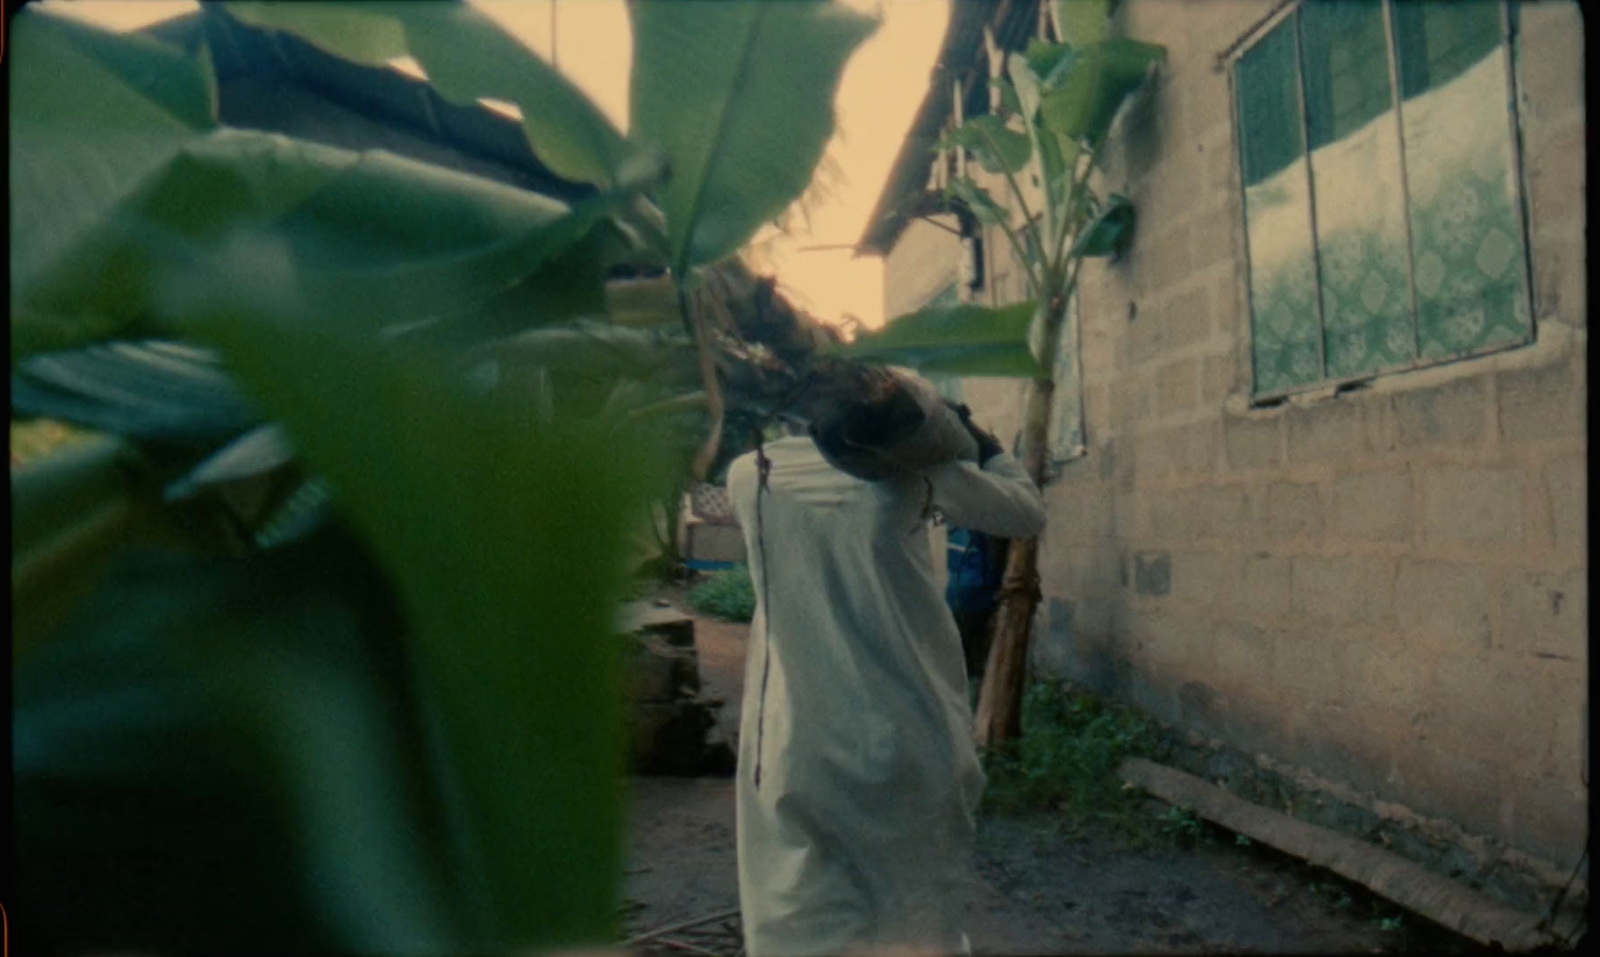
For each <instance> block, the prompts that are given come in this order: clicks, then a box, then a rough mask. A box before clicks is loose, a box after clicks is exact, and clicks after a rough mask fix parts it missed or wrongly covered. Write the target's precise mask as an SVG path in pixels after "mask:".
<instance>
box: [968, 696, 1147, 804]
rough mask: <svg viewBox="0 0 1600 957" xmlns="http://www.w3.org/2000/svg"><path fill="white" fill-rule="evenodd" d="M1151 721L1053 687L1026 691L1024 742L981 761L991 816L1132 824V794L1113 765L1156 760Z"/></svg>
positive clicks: (1135, 796)
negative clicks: (1020, 814)
mask: <svg viewBox="0 0 1600 957" xmlns="http://www.w3.org/2000/svg"><path fill="white" fill-rule="evenodd" d="M1160 751H1161V735H1160V732H1159V730H1158V729H1157V727H1156V725H1155V724H1154V722H1152V721H1151V720H1150V719H1148V718H1146V717H1144V716H1143V715H1142V714H1140V713H1139V712H1138V711H1135V710H1134V709H1132V708H1129V707H1127V706H1125V705H1118V704H1113V703H1111V702H1108V701H1105V700H1104V699H1102V698H1100V697H1098V696H1096V695H1093V694H1090V693H1088V692H1085V691H1080V690H1073V691H1070V692H1068V691H1065V690H1063V689H1062V688H1061V687H1060V686H1058V685H1057V684H1055V683H1053V682H1038V683H1036V684H1034V685H1033V686H1032V687H1030V688H1029V689H1028V691H1027V693H1026V695H1025V696H1024V697H1023V702H1022V735H1021V736H1020V738H1019V739H1018V740H1016V741H1015V742H1012V743H1011V744H1009V745H1007V746H1006V747H1004V748H1002V749H998V750H996V751H992V752H990V753H989V754H987V755H986V756H985V771H986V772H987V774H988V778H989V784H988V787H987V789H986V790H985V793H984V803H985V805H986V806H987V807H988V808H989V809H990V810H995V811H1019V810H1026V809H1035V808H1048V809H1053V810H1058V811H1060V812H1062V813H1064V814H1066V815H1067V822H1066V823H1068V824H1072V823H1075V822H1077V821H1080V820H1083V819H1086V818H1090V817H1101V818H1114V819H1116V818H1120V819H1123V820H1124V821H1128V820H1131V818H1132V817H1133V816H1134V814H1135V812H1136V811H1137V810H1138V794H1137V792H1136V791H1132V790H1128V789H1125V788H1123V787H1122V782H1121V781H1120V780H1118V778H1117V773H1116V772H1117V766H1118V765H1120V764H1121V763H1122V761H1123V759H1125V758H1129V757H1158V756H1159V754H1160Z"/></svg>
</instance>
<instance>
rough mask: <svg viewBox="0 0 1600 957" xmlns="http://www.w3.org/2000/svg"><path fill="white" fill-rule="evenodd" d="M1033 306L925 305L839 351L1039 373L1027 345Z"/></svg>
mask: <svg viewBox="0 0 1600 957" xmlns="http://www.w3.org/2000/svg"><path fill="white" fill-rule="evenodd" d="M1033 308H1034V306H1033V303H1032V302H1021V303H1017V304H1016V305H1011V306H1003V307H1000V308H998V309H995V308H990V307H988V306H979V305H974V304H972V303H960V304H957V305H953V306H928V307H926V308H924V309H920V310H918V311H917V312H913V313H909V314H907V315H905V316H901V317H900V318H899V319H897V320H895V321H894V322H893V323H890V324H889V325H887V326H885V327H883V328H882V329H877V330H874V331H871V332H864V333H862V334H860V335H859V336H857V337H856V339H855V340H854V341H853V342H851V343H850V344H849V345H847V346H844V347H843V348H841V349H840V354H841V355H845V356H848V357H850V358H852V359H858V360H862V361H867V362H882V363H890V364H895V365H914V366H916V367H917V368H919V369H922V370H923V371H925V372H935V373H945V374H951V375H964V376H1037V375H1040V374H1042V372H1043V370H1042V369H1041V367H1040V365H1039V362H1038V360H1037V359H1035V358H1034V357H1033V353H1032V352H1031V351H1029V349H1028V326H1029V325H1030V324H1031V323H1032V321H1033Z"/></svg>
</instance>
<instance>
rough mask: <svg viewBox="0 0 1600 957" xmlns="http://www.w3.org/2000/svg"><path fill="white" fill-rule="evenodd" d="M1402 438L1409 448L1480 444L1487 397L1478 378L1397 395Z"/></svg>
mask: <svg viewBox="0 0 1600 957" xmlns="http://www.w3.org/2000/svg"><path fill="white" fill-rule="evenodd" d="M1394 406H1395V417H1396V421H1397V423H1398V425H1399V432H1400V442H1401V443H1402V444H1403V445H1405V446H1406V447H1408V448H1425V447H1428V446H1435V445H1477V444H1478V443H1479V442H1481V441H1482V439H1483V435H1484V420H1485V418H1486V416H1487V414H1488V400H1487V398H1486V396H1485V394H1484V387H1483V382H1482V381H1481V380H1479V379H1459V380H1456V381H1455V382H1451V383H1449V384H1448V385H1442V386H1439V387H1437V388H1432V389H1418V390H1416V391H1413V392H1403V393H1400V394H1399V395H1397V396H1395V403H1394Z"/></svg>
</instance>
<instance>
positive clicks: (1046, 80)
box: [943, 0, 1166, 746]
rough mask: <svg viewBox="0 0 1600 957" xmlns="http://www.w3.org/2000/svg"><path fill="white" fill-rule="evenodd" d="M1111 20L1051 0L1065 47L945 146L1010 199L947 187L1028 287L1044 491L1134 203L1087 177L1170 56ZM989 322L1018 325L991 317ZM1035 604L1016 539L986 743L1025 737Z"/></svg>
mask: <svg viewBox="0 0 1600 957" xmlns="http://www.w3.org/2000/svg"><path fill="white" fill-rule="evenodd" d="M1110 12H1111V11H1110V0H1055V2H1054V3H1053V4H1052V5H1051V15H1052V17H1053V20H1054V23H1055V28H1056V35H1057V36H1058V37H1060V38H1061V40H1060V41H1059V42H1048V41H1045V40H1042V39H1040V40H1034V41H1033V42H1031V43H1030V44H1029V45H1028V47H1027V49H1026V51H1025V52H1022V53H1016V52H1012V53H1009V54H1007V55H1006V62H1005V70H1004V73H1003V75H1002V76H1001V77H1000V78H998V79H997V81H996V82H997V85H998V86H999V87H1000V95H1001V101H1002V104H1003V105H1004V110H1003V113H1002V114H1001V115H993V114H990V115H982V116H977V117H974V118H972V119H970V120H968V121H966V122H965V123H963V124H961V125H960V126H958V127H956V128H955V129H953V130H951V131H950V132H949V133H948V134H947V135H946V136H945V138H944V140H943V145H944V146H945V147H946V148H955V149H965V150H967V151H969V152H970V153H971V154H972V155H973V156H974V157H975V158H976V159H977V160H978V164H979V165H980V166H982V168H983V169H985V170H987V171H988V172H989V173H991V174H993V175H997V176H999V177H1000V178H1001V179H1002V180H1003V182H1004V188H1005V190H1006V192H1007V193H1008V195H1009V199H1010V201H1011V202H1010V204H1009V205H1011V207H1012V208H1011V209H1009V210H1008V209H1007V208H1006V205H1003V204H1002V203H1001V202H1000V201H999V200H997V199H996V198H995V197H994V195H993V194H991V193H990V192H989V190H988V189H987V188H986V187H985V186H983V185H982V184H981V183H979V182H978V181H977V180H976V179H975V178H974V177H972V176H970V175H956V176H954V177H952V178H951V180H950V182H949V185H948V186H947V187H946V192H947V195H948V197H949V198H950V200H951V202H952V203H953V204H956V205H959V206H964V207H965V208H966V209H967V210H969V211H970V212H971V213H972V215H973V216H975V217H976V218H977V219H978V221H979V222H982V223H985V224H987V225H990V226H993V227H996V228H997V229H998V230H999V231H1000V233H1001V235H1003V236H1004V237H1005V239H1006V242H1007V244H1008V245H1009V247H1010V249H1011V251H1012V253H1013V254H1014V255H1015V257H1016V260H1017V262H1018V263H1019V264H1020V265H1021V267H1022V269H1023V270H1024V271H1025V273H1026V275H1027V278H1028V282H1029V285H1030V287H1031V289H1032V291H1033V297H1034V298H1033V300H1032V302H1031V303H1028V304H1025V305H1027V306H1028V307H1029V311H1030V320H1031V323H1032V325H1033V327H1034V332H1035V334H1036V341H1037V342H1039V343H1040V354H1039V356H1038V358H1039V360H1040V361H1039V363H1038V366H1037V368H1038V370H1039V371H1038V372H1037V373H1036V374H1035V375H1034V376H1033V377H1032V380H1031V382H1030V383H1029V388H1028V392H1027V400H1026V405H1025V407H1024V408H1025V411H1024V420H1023V429H1022V441H1021V454H1022V460H1023V465H1024V467H1025V468H1026V469H1027V471H1028V474H1029V475H1030V476H1032V477H1033V480H1034V481H1035V482H1037V483H1040V484H1042V483H1043V481H1044V478H1045V474H1044V473H1045V467H1046V464H1047V451H1048V444H1049V443H1048V438H1047V437H1048V435H1049V434H1050V433H1049V428H1050V409H1051V405H1052V402H1051V399H1052V396H1053V395H1054V391H1055V388H1056V383H1055V381H1054V379H1053V378H1052V375H1053V369H1054V368H1055V366H1056V361H1055V360H1056V357H1057V355H1058V353H1059V352H1060V348H1061V339H1062V329H1063V327H1064V325H1065V322H1066V318H1067V312H1068V304H1069V303H1070V302H1071V301H1072V297H1073V295H1074V294H1075V293H1076V292H1077V288H1078V281H1079V276H1080V272H1081V270H1082V268H1083V263H1084V260H1086V259H1090V258H1094V257H1103V256H1112V255H1116V254H1117V253H1119V252H1120V251H1121V250H1122V249H1123V248H1125V246H1126V244H1127V242H1128V241H1129V239H1130V237H1131V233H1132V227H1133V218H1134V217H1133V207H1132V205H1131V204H1130V203H1129V202H1128V200H1127V199H1126V198H1125V197H1122V196H1118V195H1116V194H1109V195H1107V196H1105V197H1101V196H1100V195H1099V194H1098V193H1097V192H1096V191H1095V189H1094V188H1093V187H1092V186H1091V179H1092V177H1093V174H1094V172H1095V170H1096V169H1097V168H1098V165H1099V162H1100V158H1101V152H1102V150H1103V149H1104V147H1105V144H1106V140H1107V137H1108V135H1109V133H1110V130H1111V128H1112V124H1113V121H1114V120H1115V119H1116V117H1117V115H1118V113H1119V112H1120V111H1121V108H1122V107H1123V105H1124V104H1125V103H1126V102H1127V101H1128V100H1129V99H1130V98H1131V97H1132V95H1133V94H1134V93H1135V92H1137V91H1138V90H1139V89H1140V88H1141V87H1142V86H1143V85H1144V84H1145V82H1146V80H1147V78H1148V77H1149V76H1150V75H1151V74H1152V73H1153V71H1154V70H1155V68H1156V67H1157V66H1158V65H1159V64H1160V63H1162V62H1163V61H1164V60H1165V57H1166V51H1165V49H1164V48H1163V47H1160V46H1158V45H1155V44H1149V43H1142V42H1139V41H1137V40H1132V39H1127V38H1124V37H1117V36H1113V35H1111V25H1110ZM969 169H970V167H969ZM1028 173H1031V175H1033V176H1036V177H1037V178H1038V179H1037V182H1038V183H1039V185H1040V187H1041V189H1040V196H1041V197H1042V198H1041V199H1040V200H1039V204H1040V206H1041V208H1040V209H1038V210H1034V209H1032V208H1030V204H1029V203H1028V200H1027V197H1026V195H1025V193H1024V191H1023V189H1022V187H1021V184H1020V183H1019V181H1018V177H1019V176H1021V175H1024V174H1028ZM969 308H976V307H969ZM974 321H983V320H982V319H981V318H976V317H975V320H974ZM990 321H1014V319H1012V318H1011V317H1009V316H1005V315H1004V314H1003V313H1002V312H998V311H996V312H994V313H993V314H992V315H991V317H990ZM1039 598H1040V591H1039V576H1038V543H1037V541H1036V540H1028V541H1021V542H1015V543H1013V545H1012V548H1011V552H1010V555H1009V558H1008V561H1007V566H1006V575H1005V580H1004V584H1003V585H1002V589H1001V603H1000V607H999V610H998V611H997V612H996V614H995V618H994V629H995V637H994V641H993V642H992V644H991V646H990V647H991V651H990V657H989V663H988V667H987V668H986V669H985V672H984V683H983V688H982V689H981V691H980V693H979V704H978V714H977V735H978V738H979V741H980V742H981V743H982V744H984V745H986V746H994V745H997V744H999V743H1000V742H1002V741H1005V740H1007V739H1009V738H1011V737H1014V736H1015V735H1016V734H1018V733H1019V731H1020V722H1021V702H1022V685H1023V677H1024V670H1025V665H1026V661H1027V648H1028V637H1029V635H1028V630H1029V625H1030V623H1031V622H1032V620H1033V613H1034V609H1035V608H1036V607H1037V605H1038V602H1039Z"/></svg>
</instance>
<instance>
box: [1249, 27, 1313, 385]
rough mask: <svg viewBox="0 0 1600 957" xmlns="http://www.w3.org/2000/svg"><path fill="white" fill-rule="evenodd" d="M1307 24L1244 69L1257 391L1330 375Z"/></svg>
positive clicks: (1261, 47)
mask: <svg viewBox="0 0 1600 957" xmlns="http://www.w3.org/2000/svg"><path fill="white" fill-rule="evenodd" d="M1297 20H1298V14H1295V15H1291V16H1290V17H1289V18H1288V19H1286V20H1284V22H1283V23H1281V24H1279V25H1278V26H1277V27H1276V28H1274V29H1273V31H1272V32H1271V33H1269V34H1267V36H1266V37H1265V38H1263V39H1262V40H1261V42H1260V43H1257V44H1256V45H1255V47H1254V48H1253V49H1251V50H1250V52H1249V53H1246V54H1245V55H1244V56H1243V57H1242V58H1241V59H1240V60H1239V63H1238V66H1237V68H1236V73H1235V79H1236V84H1235V86H1236V89H1237V90H1238V107H1239V161H1240V164H1241V166H1242V172H1243V175H1244V184H1245V185H1244V210H1245V239H1246V246H1247V248H1248V254H1249V261H1250V323H1251V330H1252V333H1253V335H1252V337H1251V347H1252V354H1253V355H1252V358H1253V363H1254V366H1255V383H1256V391H1257V392H1275V391H1279V390H1282V389H1286V388H1289V387H1292V386H1295V385H1299V384H1302V383H1308V382H1315V381H1317V380H1319V379H1321V378H1322V346H1321V337H1322V330H1321V328H1320V325H1319V320H1318V316H1317V283H1316V264H1315V260H1314V253H1313V248H1312V235H1311V192H1310V185H1309V182H1308V180H1307V176H1306V168H1305V164H1304V162H1303V161H1301V160H1302V158H1303V157H1304V156H1305V138H1304V136H1303V130H1304V124H1303V120H1302V117H1301V112H1300V88H1299V70H1300V61H1299V52H1298V50H1297V44H1296V42H1295V24H1296V21H1297Z"/></svg>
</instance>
